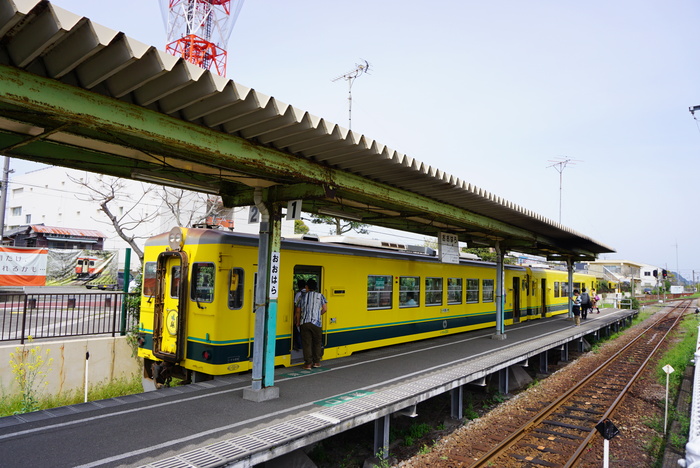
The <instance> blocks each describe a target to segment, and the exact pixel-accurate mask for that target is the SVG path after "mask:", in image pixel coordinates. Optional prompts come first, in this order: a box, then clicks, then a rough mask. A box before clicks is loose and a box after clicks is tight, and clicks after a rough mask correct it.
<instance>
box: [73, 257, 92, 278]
mask: <svg viewBox="0 0 700 468" xmlns="http://www.w3.org/2000/svg"><path fill="white" fill-rule="evenodd" d="M95 262H97V257H78V260H77V261H76V264H75V275H76V276H77V277H78V278H86V277H89V276H91V275H94V274H95Z"/></svg>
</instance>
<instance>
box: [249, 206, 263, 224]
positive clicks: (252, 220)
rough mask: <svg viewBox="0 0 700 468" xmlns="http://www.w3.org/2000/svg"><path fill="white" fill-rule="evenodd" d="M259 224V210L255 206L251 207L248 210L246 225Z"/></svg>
mask: <svg viewBox="0 0 700 468" xmlns="http://www.w3.org/2000/svg"><path fill="white" fill-rule="evenodd" d="M259 222H260V210H259V209H258V207H257V206H255V205H251V206H250V209H249V210H248V224H256V223H259Z"/></svg>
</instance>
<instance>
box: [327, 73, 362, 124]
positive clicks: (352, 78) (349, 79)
mask: <svg viewBox="0 0 700 468" xmlns="http://www.w3.org/2000/svg"><path fill="white" fill-rule="evenodd" d="M368 71H369V62H368V61H367V60H365V63H361V64H357V63H356V64H355V69H354V70H350V71H349V72H347V73H345V74H343V75H340V76H339V77H337V78H333V80H332V81H333V82H334V83H335V82H336V81H338V80H345V81H347V82H348V130H352V84H353V83H354V82H355V80H356V79H357V77H358V76H360V75H362V74H364V73H367V72H368Z"/></svg>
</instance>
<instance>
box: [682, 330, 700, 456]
mask: <svg viewBox="0 0 700 468" xmlns="http://www.w3.org/2000/svg"><path fill="white" fill-rule="evenodd" d="M698 331H699V333H698V338H697V343H696V347H695V349H696V350H697V349H700V327H699V328H698ZM694 364H695V374H694V378H693V390H692V399H691V403H690V429H689V431H688V443H687V444H685V458H684V459H681V460H678V464H679V465H680V466H684V467H686V468H697V467H700V351H696V352H695V362H694Z"/></svg>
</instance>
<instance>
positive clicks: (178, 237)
mask: <svg viewBox="0 0 700 468" xmlns="http://www.w3.org/2000/svg"><path fill="white" fill-rule="evenodd" d="M168 243H169V244H170V248H171V249H172V250H182V246H183V244H184V243H185V233H184V232H182V229H181V228H179V227H174V228H172V229H171V230H170V234H168Z"/></svg>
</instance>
